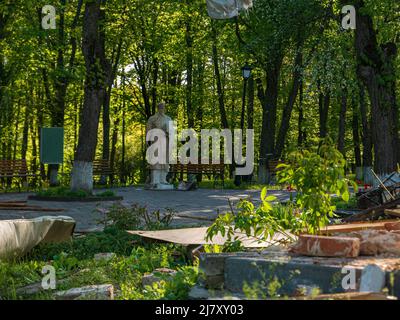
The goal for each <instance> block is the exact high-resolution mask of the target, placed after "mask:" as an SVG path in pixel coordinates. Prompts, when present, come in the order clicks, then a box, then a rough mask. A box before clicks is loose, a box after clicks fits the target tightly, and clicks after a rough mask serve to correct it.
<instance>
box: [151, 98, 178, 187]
mask: <svg viewBox="0 0 400 320" xmlns="http://www.w3.org/2000/svg"><path fill="white" fill-rule="evenodd" d="M171 121H172V119H171V118H170V117H168V116H167V115H166V114H165V103H163V102H162V103H160V104H158V106H157V113H156V114H155V115H153V116H151V117H150V118H149V120H148V121H147V126H146V135H147V133H148V132H149V131H150V130H152V129H160V130H162V131H164V132H165V136H166V146H165V150H166V164H160V163H157V164H154V165H150V177H148V179H147V181H146V188H147V189H154V190H172V189H174V186H173V185H172V184H170V183H168V181H167V175H168V172H169V164H168V163H169V161H168V160H169V159H168V144H169V142H168V136H169V124H170V122H171Z"/></svg>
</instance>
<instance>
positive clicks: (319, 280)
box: [224, 251, 400, 297]
mask: <svg viewBox="0 0 400 320" xmlns="http://www.w3.org/2000/svg"><path fill="white" fill-rule="evenodd" d="M399 261H400V258H399V257H357V258H316V257H304V256H293V255H290V254H288V253H287V252H284V251H282V252H270V253H268V254H265V255H263V256H261V257H259V258H249V257H247V258H246V257H229V258H227V259H226V260H225V279H224V281H225V283H224V284H225V288H226V289H227V290H229V291H231V292H243V286H244V284H245V283H247V284H248V285H249V286H252V285H254V284H257V283H258V285H259V286H260V285H261V287H264V288H267V287H268V285H269V284H271V283H273V282H274V281H275V284H278V287H277V288H278V290H277V292H276V293H277V294H280V295H288V296H290V295H293V294H295V293H298V292H299V291H302V292H304V289H306V291H311V289H312V288H316V287H318V288H319V290H320V293H342V292H348V291H358V290H359V289H360V284H361V274H362V271H363V270H364V269H365V268H366V267H367V266H369V265H371V264H375V265H376V266H378V267H379V268H380V270H381V271H382V272H383V275H384V277H385V282H384V285H383V287H384V288H386V289H387V290H388V292H389V294H390V295H393V296H396V297H400V264H399ZM343 267H346V268H347V270H349V269H352V270H354V271H355V283H356V286H355V288H349V289H348V291H346V290H345V289H344V288H343V287H342V280H343V279H344V277H345V276H346V275H348V273H347V272H345V273H342V270H343ZM370 273H371V272H368V269H367V270H366V271H364V274H369V275H370ZM381 276H382V274H381ZM378 280H379V279H378ZM364 281H365V280H364ZM378 282H379V283H380V285H379V286H380V287H381V289H382V288H383V287H382V282H381V281H380V280H379V281H378ZM375 284H376V283H375ZM369 289H370V290H371V287H369ZM265 290H267V289H265ZM370 290H369V291H370ZM377 290H378V289H377Z"/></svg>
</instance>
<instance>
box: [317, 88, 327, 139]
mask: <svg viewBox="0 0 400 320" xmlns="http://www.w3.org/2000/svg"><path fill="white" fill-rule="evenodd" d="M318 104H319V137H320V138H326V136H327V134H328V129H327V128H328V111H329V104H330V94H329V92H328V93H326V94H323V93H322V92H320V94H319V103H318Z"/></svg>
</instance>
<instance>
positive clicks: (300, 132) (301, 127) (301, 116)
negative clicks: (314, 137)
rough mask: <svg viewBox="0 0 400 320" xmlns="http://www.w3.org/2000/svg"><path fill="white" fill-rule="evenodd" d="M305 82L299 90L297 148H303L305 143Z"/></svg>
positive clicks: (301, 83)
mask: <svg viewBox="0 0 400 320" xmlns="http://www.w3.org/2000/svg"><path fill="white" fill-rule="evenodd" d="M303 86H304V83H303V80H301V82H300V88H299V120H298V134H297V146H298V147H301V146H303V144H304V143H305V139H306V132H305V129H304V113H303Z"/></svg>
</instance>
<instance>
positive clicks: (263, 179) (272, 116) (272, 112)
mask: <svg viewBox="0 0 400 320" xmlns="http://www.w3.org/2000/svg"><path fill="white" fill-rule="evenodd" d="M282 59H283V57H282V56H277V57H276V59H275V61H274V62H273V63H270V64H268V65H267V68H266V74H267V76H266V78H267V79H266V82H267V88H266V90H265V91H264V88H263V84H262V81H261V79H259V78H258V79H256V84H257V95H258V98H259V100H260V102H261V105H262V108H263V116H262V127H261V141H260V153H259V157H260V159H259V162H260V163H259V167H258V180H259V183H268V182H269V174H268V170H267V169H268V166H267V159H268V158H271V157H272V155H273V154H274V147H275V129H276V110H277V100H278V90H279V73H280V70H281V66H282Z"/></svg>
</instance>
